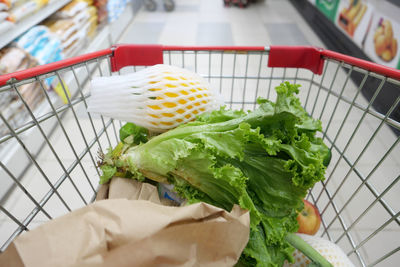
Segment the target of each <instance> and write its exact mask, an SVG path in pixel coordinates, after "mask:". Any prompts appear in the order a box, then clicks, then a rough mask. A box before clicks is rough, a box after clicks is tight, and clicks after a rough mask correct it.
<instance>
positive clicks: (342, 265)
mask: <svg viewBox="0 0 400 267" xmlns="http://www.w3.org/2000/svg"><path fill="white" fill-rule="evenodd" d="M297 235H298V236H300V237H301V238H302V239H303V240H304V241H306V242H307V243H308V244H309V245H310V246H312V247H313V248H314V249H315V250H316V251H318V252H319V254H321V255H322V256H323V257H324V258H325V259H326V260H327V261H329V262H330V263H331V264H332V265H333V266H334V267H354V264H353V263H352V262H351V261H350V260H349V258H348V257H347V256H346V254H345V253H344V252H343V250H342V249H341V248H340V247H339V246H338V245H336V244H335V243H332V242H330V241H329V240H326V239H323V238H320V237H316V236H312V235H305V234H297ZM293 257H294V261H295V262H294V263H292V264H288V263H287V262H285V264H284V265H283V266H284V267H289V266H293V267H294V266H296V267H307V265H308V264H309V263H310V260H309V259H308V258H307V257H306V256H304V255H303V253H301V252H300V251H298V250H297V249H296V250H295V251H294V253H293Z"/></svg>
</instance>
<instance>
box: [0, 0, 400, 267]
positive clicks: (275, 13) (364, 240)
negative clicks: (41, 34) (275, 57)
mask: <svg viewBox="0 0 400 267" xmlns="http://www.w3.org/2000/svg"><path fill="white" fill-rule="evenodd" d="M158 3H159V4H161V3H160V1H158ZM120 43H136V44H151V43H160V44H166V45H256V46H266V45H280V44H281V45H313V46H319V47H324V45H323V43H322V41H321V40H320V39H319V38H318V36H316V35H315V34H314V32H313V31H312V29H311V28H310V27H309V26H308V25H307V24H306V22H305V21H304V20H303V19H302V17H301V16H300V14H298V12H297V11H296V10H295V9H294V7H293V6H292V5H291V4H290V2H289V1H287V0H266V1H264V2H260V3H257V4H252V5H250V6H249V8H246V9H239V8H237V7H229V8H225V7H224V6H223V5H222V1H218V0H176V9H175V10H174V11H173V12H170V13H168V12H165V11H164V10H163V9H162V8H161V6H160V5H159V8H158V10H157V11H155V12H149V11H146V10H145V9H143V8H142V9H141V10H140V11H139V12H138V13H137V14H136V16H135V18H134V19H133V20H132V22H131V23H130V25H129V26H128V27H127V29H126V30H125V31H124V33H123V35H122V38H121V40H120ZM227 57H228V56H227ZM327 68H329V69H328V70H329V71H327V75H326V77H325V79H326V80H327V81H329V79H331V80H332V79H333V76H334V73H335V71H336V65H334V64H331V65H329V66H328V67H327ZM337 69H338V68H337ZM338 72H339V73H338V74H336V75H335V77H339V78H337V80H340V79H341V78H340V77H343V78H342V80H341V81H340V83H339V82H338V84H337V87H338V88H336V87H335V86H336V84H335V85H334V86H333V88H332V90H340V85H342V84H343V80H344V79H345V77H346V75H345V73H344V72H343V71H342V70H339V71H338ZM341 72H343V73H341ZM271 75H272V74H271ZM300 77H303V78H306V79H310V73H304V74H303V72H299V78H300ZM316 79H319V78H316ZM239 85H240V84H239V83H236V84H235V86H239ZM356 89H357V86H356V85H354V84H351V82H349V83H348V85H347V88H346V92H345V93H344V94H345V95H347V96H348V97H352V96H353V95H354V93H355V92H356ZM229 91H230V90H229ZM300 94H301V93H300ZM225 97H226V96H225ZM311 98H312V97H311ZM311 98H310V99H311ZM321 99H323V98H322V93H321ZM327 100H328V99H327ZM331 101H333V100H331V99H329V101H327V102H324V101H315V105H314V107H312V109H313V112H314V110H315V113H316V114H318V112H319V111H320V110H321V109H323V108H324V104H325V105H326V106H329V105H331V104H332V103H330V102H331ZM357 101H358V102H359V103H361V104H364V105H367V104H368V102H367V101H366V100H365V99H362V97H361V96H360V97H359V98H358V99H357ZM333 104H334V103H333ZM333 104H332V105H333ZM325 113H327V112H325ZM345 113H346V108H343V109H341V108H339V109H337V110H336V111H335V117H334V119H333V120H332V121H331V122H329V118H330V117H325V116H322V115H321V120H322V122H323V126H324V127H325V126H326V125H327V124H328V123H330V128H329V131H328V134H330V133H332V134H333V135H334V134H335V131H336V132H337V131H338V129H339V128H340V127H341V125H342V123H343V120H342V118H343V117H344V116H345ZM328 115H329V114H328ZM362 115H363V113H362V112H361V111H359V110H352V111H351V112H350V113H349V118H348V119H347V121H346V125H345V126H344V130H343V131H341V134H340V135H339V134H338V136H339V137H338V139H337V141H336V143H337V145H338V146H340V147H341V148H342V149H343V148H344V149H347V151H346V156H347V157H348V159H349V160H352V161H353V162H354V161H356V160H357V162H358V163H357V169H358V170H360V169H361V170H365V176H367V175H369V174H371V177H370V180H369V184H368V186H370V187H371V186H373V187H374V188H376V192H375V194H373V193H371V190H367V189H366V186H365V185H364V186H362V187H360V189H357V188H358V186H360V184H361V185H362V183H361V182H360V180H359V178H358V176H357V174H356V173H354V170H352V169H350V168H349V166H348V165H346V164H344V163H343V160H342V162H341V163H339V164H338V165H337V166H332V165H331V166H329V168H328V173H330V172H332V170H333V169H335V175H334V176H332V177H329V178H331V179H330V183H329V185H326V189H324V190H322V191H321V185H318V186H317V187H318V188H317V189H318V190H319V191H318V190H317V192H323V194H322V195H321V196H320V199H319V204H320V205H321V207H322V208H324V207H327V208H326V210H324V211H323V212H324V213H323V220H324V221H327V222H328V223H329V222H330V221H332V219H333V223H332V225H330V226H329V236H327V235H326V234H325V235H324V237H325V238H327V237H329V238H332V239H333V240H337V239H338V238H340V241H339V242H338V244H339V245H340V246H341V247H342V248H343V249H344V250H345V251H346V252H349V251H351V250H352V248H354V246H357V245H358V244H361V245H360V250H359V251H360V253H361V256H362V257H363V258H364V259H365V261H366V262H367V263H372V262H374V261H375V260H377V259H379V258H380V257H382V256H384V255H385V254H387V253H389V252H390V251H393V249H396V248H398V245H399V243H398V240H400V231H399V227H398V224H397V223H396V221H394V218H396V217H398V216H399V214H398V212H399V209H400V208H399V204H398V203H400V188H399V185H398V184H396V185H395V186H394V187H393V188H391V190H390V192H384V191H385V188H387V187H388V186H389V184H390V182H391V181H393V180H394V179H395V178H394V177H397V176H398V174H399V173H400V167H399V166H400V157H399V155H400V148H399V145H397V146H395V147H394V148H393V149H391V152H390V153H389V155H387V156H385V160H384V161H383V162H382V164H380V167H379V168H377V170H372V168H373V167H374V166H375V164H376V163H377V161H378V160H379V159H380V158H382V156H383V155H384V154H385V153H386V152H387V151H388V150H389V148H390V147H391V145H392V144H393V143H394V142H396V140H397V137H396V136H395V135H394V134H393V133H392V132H391V131H390V129H389V128H386V127H381V128H379V131H378V134H376V136H375V134H374V132H375V130H376V129H377V128H378V127H380V126H379V123H380V121H379V120H376V119H374V118H370V117H368V116H367V117H366V118H365V123H363V124H362V125H358V122H359V121H360V118H361V116H362ZM76 116H77V117H78V119H79V120H80V126H81V127H82V129H83V131H88V132H90V131H91V122H90V120H89V119H88V117H87V114H86V113H85V109H84V106H83V107H82V108H80V109H78V110H77V111H76ZM93 118H94V120H95V122H98V123H99V124H100V125H101V124H103V123H104V122H103V121H102V120H101V119H100V118H98V117H93ZM63 125H64V128H65V131H66V135H67V136H68V139H67V138H66V137H65V136H64V135H65V134H64V133H63V132H62V131H61V130H60V129H58V130H57V132H55V133H54V134H53V136H52V138H51V139H50V142H51V143H52V144H53V148H54V149H55V150H56V151H57V153H58V155H60V160H61V161H62V162H63V163H64V166H70V165H71V164H75V166H76V165H77V163H76V159H77V155H76V154H75V152H76V151H78V152H79V151H81V150H80V149H79V147H85V140H82V138H81V135H80V131H78V130H77V126H76V121H75V114H73V113H71V112H70V113H68V114H66V116H65V117H64V118H63ZM113 126H114V127H115V128H116V130H118V126H119V124H115V125H113ZM354 129H356V130H355V132H354V135H352V133H353V130H354ZM357 129H359V130H358V131H357ZM116 130H115V129H114V132H115V131H116ZM330 131H331V132H330ZM339 131H340V130H339ZM350 135H352V136H350ZM112 138H113V137H111V136H110V137H108V136H107V138H106V137H104V135H103V137H102V139H101V140H100V143H102V144H105V146H107V143H110V139H112ZM349 138H350V140H353V141H352V142H351V144H350V145H349V146H348V147H347V145H346V142H347V140H349ZM107 139H108V140H107ZM88 140H90V139H88ZM370 140H371V142H370ZM68 141H70V142H71V143H72V144H73V145H74V147H75V148H76V151H71V150H70V149H68V147H69V146H70V145H69V144H68V143H67V142H68ZM111 142H115V140H113V139H112V140H111ZM367 143H368V149H367V150H366V151H362V149H363V148H364V146H365V145H366V144H367ZM103 149H104V147H103ZM96 153H97V151H96V150H95V148H93V155H96ZM360 154H362V157H361V158H359V155H360ZM333 157H340V155H338V153H336V154H334V155H333ZM58 160H59V159H57V158H54V156H53V155H52V151H50V149H49V148H48V147H46V148H45V149H44V150H43V151H42V152H41V154H40V155H39V156H38V163H39V164H40V165H41V168H42V169H41V171H42V172H44V173H45V174H46V176H47V177H49V178H50V179H51V182H52V183H55V182H56V181H57V180H56V179H58V177H60V174H62V173H64V172H65V170H64V169H63V168H62V167H60V166H59V167H58V168H54V166H55V165H57V164H58V163H57V162H58ZM81 162H83V163H84V164H86V165H88V166H91V167H90V168H86V169H84V168H78V167H77V168H75V169H74V170H73V171H71V172H68V173H70V175H69V176H70V177H71V180H73V179H75V181H74V183H72V182H71V183H69V182H68V183H64V184H62V185H61V186H60V187H59V189H58V191H59V192H60V195H61V198H63V199H64V200H65V201H66V202H67V203H68V204H69V206H70V207H71V208H77V207H80V206H82V200H81V197H80V196H78V195H77V194H76V190H75V189H74V186H75V185H76V186H77V187H79V188H81V190H80V192H81V193H82V195H83V196H86V195H92V194H93V189H92V188H90V187H89V186H87V184H88V183H87V181H86V180H85V179H84V178H82V179H81V180H76V178H75V177H86V178H87V179H89V180H92V182H93V184H97V182H98V176H97V172H96V168H95V166H94V165H95V162H94V161H93V159H91V158H90V157H89V156H88V155H87V156H85V157H83V158H82V159H81ZM372 174H373V175H372ZM42 176H43V175H42V174H41V173H40V172H39V171H38V170H37V169H35V168H33V169H31V170H29V175H27V177H29V178H27V179H25V180H24V181H22V183H23V184H24V186H25V188H26V189H27V190H29V191H35V194H34V195H33V196H34V197H35V198H37V199H40V198H41V197H43V196H44V195H45V194H46V192H47V191H48V190H49V189H50V188H49V186H48V184H46V182H45V181H44V180H43V177H42ZM70 177H67V178H68V179H70ZM342 178H343V180H344V181H345V182H344V184H343V185H342V184H341V181H342ZM345 178H346V179H345ZM397 178H398V177H397ZM338 188H340V190H338V191H336V190H337V189H338ZM326 190H327V191H329V192H337V193H335V195H333V196H332V194H331V195H330V196H331V197H332V198H334V202H335V205H332V203H331V204H329V197H328V194H327V193H326V192H327V191H326ZM374 190H375V189H374ZM380 194H385V195H384V199H385V203H386V204H388V205H389V206H391V207H393V208H394V210H392V211H391V212H392V213H393V214H396V215H395V216H392V217H391V216H389V215H388V212H387V211H386V210H384V209H383V208H382V206H381V202H380V203H376V202H377V201H375V199H376V198H377V197H378V196H379V195H380ZM352 195H356V196H357V197H356V198H354V199H351V200H350V201H349V203H346V201H347V200H348V199H350V197H351V196H352ZM315 197H318V196H315ZM84 198H85V197H84ZM60 201H61V200H60V198H57V197H53V198H51V199H50V200H49V201H48V202H47V203H46V204H45V209H46V210H51V215H52V217H57V216H59V215H61V214H64V213H65V212H66V210H65V209H59V208H58V207H59V205H60ZM344 205H346V206H345V208H343V209H344V210H343V211H342V210H341V208H342V207H344ZM5 207H6V208H7V209H8V210H10V211H11V212H12V214H14V216H15V217H16V218H25V217H24V216H26V214H27V213H28V212H29V211H30V210H32V208H33V207H34V205H33V204H32V203H31V202H30V201H29V199H27V198H26V197H15V198H13V197H10V198H9V201H8V203H6V205H5ZM367 208H368V212H366V213H365V214H363V212H364V210H366V209H367ZM338 211H340V219H339V220H338V219H337V217H336V214H337V212H338ZM335 217H336V219H335ZM357 218H359V219H358V222H357V224H356V225H355V226H354V225H352V222H354V221H355V220H356V219H357ZM47 220H48V219H47V218H46V216H44V215H43V214H42V213H39V214H38V215H37V216H36V217H34V218H32V220H31V222H30V224H29V228H34V227H35V226H37V225H39V224H41V223H42V222H44V221H47ZM0 223H1V229H2V231H1V233H0V241H1V242H4V241H5V240H6V239H7V238H8V237H9V236H10V233H12V232H13V231H15V228H16V225H15V223H13V222H9V221H5V220H2V219H1V218H0ZM350 225H351V229H348V234H345V235H342V233H343V228H344V227H345V228H347V227H349V226H350ZM325 226H326V225H325ZM353 226H354V227H353ZM380 227H381V228H382V229H381V231H379V233H376V234H374V232H375V230H376V229H378V228H380ZM321 228H322V227H321ZM321 233H322V230H321ZM371 235H372V236H371ZM350 258H351V259H352V261H353V262H354V263H355V264H356V266H360V265H361V263H360V261H359V260H358V257H357V255H355V253H351V254H350ZM398 262H400V256H399V253H397V254H394V255H393V256H391V257H390V258H389V259H388V260H386V261H383V262H382V263H381V266H394V265H395V263H398Z"/></svg>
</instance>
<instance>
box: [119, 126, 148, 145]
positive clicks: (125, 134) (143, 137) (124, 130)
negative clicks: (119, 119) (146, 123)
mask: <svg viewBox="0 0 400 267" xmlns="http://www.w3.org/2000/svg"><path fill="white" fill-rule="evenodd" d="M148 136H149V131H148V130H147V129H146V128H143V127H141V126H138V125H136V124H134V123H131V122H128V123H126V124H125V125H124V126H122V127H121V129H120V130H119V138H120V140H121V142H124V143H128V144H136V145H138V144H140V143H146V142H147V141H148Z"/></svg>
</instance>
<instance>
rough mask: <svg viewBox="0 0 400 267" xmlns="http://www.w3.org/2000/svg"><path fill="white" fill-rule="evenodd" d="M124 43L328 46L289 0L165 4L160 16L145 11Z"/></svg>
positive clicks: (195, 0) (206, 0) (182, 0)
mask: <svg viewBox="0 0 400 267" xmlns="http://www.w3.org/2000/svg"><path fill="white" fill-rule="evenodd" d="M159 3H160V2H159ZM121 42H123V43H138V44H149V43H160V44H164V45H259V46H266V45H279V44H285V45H315V46H320V47H323V45H322V42H321V40H319V38H318V37H317V36H316V35H315V34H314V33H313V31H312V30H311V28H310V27H309V26H308V25H307V24H306V22H305V21H304V20H303V19H302V18H301V16H300V14H298V12H297V11H296V10H295V8H294V7H293V6H292V5H291V4H290V2H289V1H287V0H283V1H282V0H266V1H258V3H255V4H251V5H250V6H249V7H248V8H244V9H241V8H238V7H234V6H231V7H224V5H223V3H222V1H215V0H202V1H200V0H177V1H176V8H175V10H174V11H172V12H165V11H164V9H163V8H162V6H160V5H159V7H158V9H157V10H156V11H155V12H150V11H147V10H145V9H142V10H141V11H140V12H139V13H138V14H137V16H136V17H135V19H134V20H133V22H132V24H131V25H130V26H129V27H128V29H127V30H126V31H125V34H124V35H123V36H122V38H121Z"/></svg>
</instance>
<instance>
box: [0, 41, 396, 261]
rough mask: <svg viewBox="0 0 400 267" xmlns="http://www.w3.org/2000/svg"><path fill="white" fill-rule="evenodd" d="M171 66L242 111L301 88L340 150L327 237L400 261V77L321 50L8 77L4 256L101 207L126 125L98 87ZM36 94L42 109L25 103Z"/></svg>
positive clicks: (255, 51)
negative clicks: (108, 162) (282, 89)
mask: <svg viewBox="0 0 400 267" xmlns="http://www.w3.org/2000/svg"><path fill="white" fill-rule="evenodd" d="M159 63H164V64H171V65H176V66H179V67H183V68H187V69H189V70H192V71H195V72H197V73H199V74H201V75H203V76H204V77H205V78H206V79H207V80H208V81H209V82H210V84H211V85H212V86H213V87H214V88H219V90H220V92H221V94H222V95H223V96H224V99H225V102H226V104H227V105H228V106H229V107H231V108H236V109H246V110H248V109H254V108H255V107H256V105H257V104H256V99H257V98H258V97H260V96H261V97H265V98H270V99H274V98H275V93H274V90H273V88H274V87H275V86H277V85H278V84H279V83H281V82H282V81H290V82H294V83H298V84H301V86H302V87H301V90H300V94H299V97H300V99H301V101H302V103H303V104H304V107H305V109H306V110H307V112H309V114H310V115H311V116H313V117H314V118H318V119H320V120H321V121H322V123H323V128H324V132H323V133H322V134H321V137H322V138H323V139H324V141H325V142H326V144H328V146H329V147H330V148H331V150H332V160H331V163H330V165H329V167H328V169H327V172H326V179H325V181H324V182H321V183H318V184H317V185H316V186H315V187H314V188H313V189H312V190H311V191H310V193H309V195H308V199H309V200H310V201H311V202H313V203H315V205H316V206H317V207H318V208H319V210H320V212H321V215H322V227H321V229H320V231H319V233H318V234H319V235H320V236H322V237H324V238H327V239H329V240H332V241H333V242H335V243H337V244H338V245H339V246H340V247H341V248H342V249H343V250H344V251H345V252H346V253H347V254H348V255H349V257H350V259H351V260H352V261H353V262H354V263H355V264H356V265H359V266H373V265H378V266H389V265H391V266H396V264H398V262H400V253H399V241H398V240H400V231H399V230H400V228H399V224H400V220H399V210H400V204H399V203H400V183H398V181H399V179H400V175H399V174H400V157H399V155H400V147H399V132H400V123H399V119H398V114H399V107H400V105H399V102H400V97H399V94H400V93H399V92H400V71H398V70H395V69H391V68H387V67H383V66H380V65H377V64H374V63H370V62H366V61H362V60H359V59H355V58H352V57H349V56H345V55H342V54H338V53H335V52H332V51H327V50H322V49H316V48H310V47H180V46H161V45H150V46H137V45H119V46H114V47H112V48H110V49H106V50H102V51H98V52H95V53H91V54H87V55H83V56H79V57H75V58H71V59H67V60H63V61H60V62H55V63H52V64H49V65H44V66H39V67H35V68H32V69H28V70H25V71H20V72H16V73H12V74H7V75H3V76H0V99H8V101H6V102H5V103H12V104H13V106H12V107H13V108H15V107H17V110H18V114H19V116H20V119H19V120H15V119H13V117H12V116H11V117H10V115H9V114H10V110H9V108H10V107H9V106H7V105H6V104H3V105H2V106H1V108H0V119H1V120H0V177H1V186H0V211H1V212H0V229H1V231H0V233H1V234H0V246H1V251H4V250H5V249H6V248H7V246H8V245H9V244H10V243H11V242H12V241H13V240H14V239H15V238H16V237H17V236H18V235H19V234H21V233H22V232H23V231H27V230H29V229H32V228H34V227H35V226H37V225H40V224H42V223H43V222H45V221H48V220H50V219H52V218H55V217H57V216H60V215H62V214H65V213H67V212H68V211H71V210H73V209H76V208H78V207H81V206H83V205H86V204H88V203H90V202H91V201H93V199H94V198H95V195H96V191H97V188H98V181H99V175H100V173H99V170H98V169H97V167H96V165H97V162H96V161H97V153H98V152H99V151H100V152H105V151H106V150H107V148H109V147H112V146H115V145H116V144H117V142H118V129H119V127H121V126H122V123H123V122H120V121H116V120H113V119H109V118H103V117H101V116H96V115H93V114H90V113H88V112H87V111H86V107H87V105H86V99H87V98H88V97H89V92H88V88H87V82H88V81H89V80H90V79H91V78H92V77H93V76H105V75H114V74H117V73H128V72H133V71H137V70H140V69H141V68H145V67H146V66H150V65H154V64H159ZM267 66H268V67H267ZM28 84H29V85H32V88H34V89H32V90H35V91H34V92H35V93H36V94H37V96H36V97H37V98H38V99H41V101H39V102H38V103H39V104H36V105H32V104H31V102H30V101H29V99H27V96H26V95H25V94H24V91H23V90H22V89H23V88H24V86H27V85H28ZM49 88H53V89H54V90H55V91H58V93H59V95H61V96H62V97H61V98H60V97H58V96H57V95H56V94H55V93H54V92H53V91H51V90H49ZM390 90H391V92H392V93H391V94H390V97H389V98H384V99H385V101H383V102H382V101H381V100H382V99H383V98H382V96H384V95H388V93H387V92H388V91H390ZM61 99H63V100H64V102H63V101H62V100H61ZM382 103H383V105H382ZM21 114H22V115H21ZM396 118H397V119H396Z"/></svg>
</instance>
